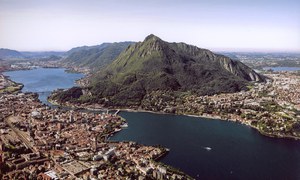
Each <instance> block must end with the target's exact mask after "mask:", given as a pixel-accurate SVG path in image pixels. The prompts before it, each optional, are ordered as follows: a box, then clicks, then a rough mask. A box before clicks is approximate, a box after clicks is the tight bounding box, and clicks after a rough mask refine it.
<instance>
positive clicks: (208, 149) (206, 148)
mask: <svg viewBox="0 0 300 180" xmlns="http://www.w3.org/2000/svg"><path fill="white" fill-rule="evenodd" d="M203 148H204V149H205V150H207V151H210V150H211V149H212V148H211V147H203Z"/></svg>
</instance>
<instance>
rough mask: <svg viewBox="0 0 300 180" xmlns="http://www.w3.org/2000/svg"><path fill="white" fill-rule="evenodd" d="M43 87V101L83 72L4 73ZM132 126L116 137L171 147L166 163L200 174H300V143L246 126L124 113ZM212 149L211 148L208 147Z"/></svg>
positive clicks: (30, 88)
mask: <svg viewBox="0 0 300 180" xmlns="http://www.w3.org/2000/svg"><path fill="white" fill-rule="evenodd" d="M4 74H5V75H8V76H10V78H11V79H12V80H13V81H16V82H18V83H22V84H24V88H23V90H22V91H23V92H37V93H38V94H39V95H40V96H39V98H40V100H41V101H42V102H43V103H46V104H47V103H48V102H47V96H48V95H49V94H50V92H51V91H53V90H55V89H57V88H69V87H72V86H74V85H75V83H74V82H75V80H76V79H79V78H81V77H83V75H82V74H73V73H72V74H70V73H66V72H65V70H64V69H61V68H53V69H52V68H51V69H43V68H39V69H36V70H28V71H11V72H6V73H4ZM119 115H121V116H122V117H123V118H125V119H126V120H127V122H128V125H129V126H128V127H127V128H124V129H123V130H122V131H120V132H119V133H117V134H115V135H114V136H112V137H111V140H117V141H127V140H130V141H136V142H138V143H141V144H146V145H157V144H159V145H161V146H163V147H166V148H169V149H170V152H169V154H168V155H167V156H165V157H164V158H162V159H161V161H162V162H164V163H166V164H168V165H171V166H174V167H176V168H179V169H180V170H182V171H184V172H186V173H187V174H189V175H191V176H193V177H195V178H196V179H299V178H300V142H299V141H295V140H288V139H275V138H268V137H265V136H263V135H261V134H259V132H257V131H256V130H254V129H252V128H250V127H247V126H245V125H241V124H237V123H233V122H225V121H220V120H212V119H206V118H200V117H188V116H182V115H170V114H154V113H147V112H120V114H119ZM209 148H210V150H208V149H209Z"/></svg>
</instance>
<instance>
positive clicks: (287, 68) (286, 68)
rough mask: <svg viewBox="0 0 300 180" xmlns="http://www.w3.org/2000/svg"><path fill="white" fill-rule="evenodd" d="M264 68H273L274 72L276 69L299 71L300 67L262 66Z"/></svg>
mask: <svg viewBox="0 0 300 180" xmlns="http://www.w3.org/2000/svg"><path fill="white" fill-rule="evenodd" d="M263 69H264V70H269V69H271V70H273V71H275V72H278V71H300V67H264V68H263Z"/></svg>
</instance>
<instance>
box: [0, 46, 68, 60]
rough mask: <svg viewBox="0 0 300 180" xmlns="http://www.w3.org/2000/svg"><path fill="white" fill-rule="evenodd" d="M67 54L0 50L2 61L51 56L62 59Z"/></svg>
mask: <svg viewBox="0 0 300 180" xmlns="http://www.w3.org/2000/svg"><path fill="white" fill-rule="evenodd" d="M64 54H65V52H58V51H41V52H29V51H21V52H20V51H16V50H11V49H3V48H1V49H0V59H3V60H30V59H40V58H49V57H51V56H56V57H62V56H63V55H64Z"/></svg>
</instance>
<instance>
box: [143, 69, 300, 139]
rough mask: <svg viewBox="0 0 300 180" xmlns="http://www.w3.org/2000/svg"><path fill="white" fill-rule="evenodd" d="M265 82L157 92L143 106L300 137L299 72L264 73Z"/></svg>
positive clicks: (272, 135) (272, 134)
mask: <svg viewBox="0 0 300 180" xmlns="http://www.w3.org/2000/svg"><path fill="white" fill-rule="evenodd" d="M265 75H266V76H267V77H268V78H269V79H268V81H267V82H266V83H255V84H253V85H252V86H249V87H248V88H249V89H250V90H249V91H241V92H238V93H226V94H218V95H212V96H197V95H193V94H186V95H183V96H181V97H180V98H178V97H177V98H176V95H174V94H172V95H170V94H168V93H162V92H154V93H152V94H151V95H149V96H148V97H146V102H145V103H144V105H143V107H142V108H143V109H146V110H150V111H161V112H167V113H170V112H171V113H176V114H186V115H195V116H202V117H208V118H214V119H222V120H230V121H234V122H239V123H242V124H246V125H249V126H251V127H253V128H255V129H257V130H258V131H259V132H261V133H262V134H264V135H267V136H271V137H286V138H293V139H300V78H299V74H298V73H297V72H280V73H275V72H274V73H267V74H265Z"/></svg>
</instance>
